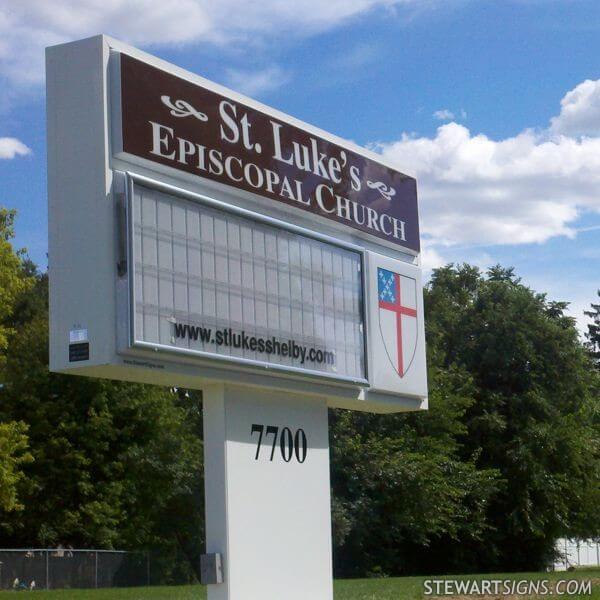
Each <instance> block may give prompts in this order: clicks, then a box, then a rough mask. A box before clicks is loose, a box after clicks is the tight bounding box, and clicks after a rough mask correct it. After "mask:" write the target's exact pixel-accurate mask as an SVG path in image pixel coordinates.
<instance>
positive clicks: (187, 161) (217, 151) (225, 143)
mask: <svg viewBox="0 0 600 600" xmlns="http://www.w3.org/2000/svg"><path fill="white" fill-rule="evenodd" d="M46 80H47V117H48V205H49V280H50V368H51V370H53V371H57V372H62V373H71V374H75V375H84V376H91V377H106V378H112V379H121V380H127V381H139V382H145V383H153V384H157V385H165V386H177V387H189V388H196V389H201V390H203V403H204V452H205V482H206V536H207V539H206V555H204V556H203V561H202V572H203V577H204V580H205V582H206V583H208V585H209V588H208V589H209V592H208V595H209V600H224V599H227V600H253V599H260V600H281V599H282V598H285V599H286V600H294V599H298V600H301V599H302V600H305V599H310V600H321V599H323V600H328V599H330V598H332V593H333V592H332V576H331V524H330V484H329V445H328V432H327V409H328V408H329V407H338V408H347V409H353V410H364V411H371V412H380V413H384V412H399V411H409V410H423V409H426V408H427V379H426V364H425V339H424V321H423V297H422V287H421V286H422V284H421V272H420V244H419V225H418V211H417V197H416V182H415V180H414V179H412V178H411V177H408V176H406V175H404V174H402V173H400V172H399V171H397V170H395V169H394V168H392V167H390V166H388V165H385V164H383V163H382V161H381V157H380V156H378V155H375V154H373V153H371V152H369V151H367V150H365V149H363V148H359V147H357V146H355V145H353V144H351V143H349V142H347V141H344V140H341V139H339V138H337V137H335V136H333V135H331V134H328V133H326V132H324V131H321V130H319V129H317V128H315V127H312V126H310V125H308V124H306V123H302V122H300V121H298V120H297V119H294V118H292V117H289V116H288V115H284V114H282V113H279V112H278V111H275V110H273V109H271V108H269V107H266V106H264V105H261V104H260V103H258V102H255V101H253V100H251V99H249V98H246V97H244V96H241V95H240V94H237V93H236V92H233V91H231V90H227V89H225V88H223V87H221V86H218V85H216V84H214V83H212V82H210V81H207V80H205V79H203V78H201V77H199V76H197V75H194V74H192V73H188V72H186V71H183V70H182V69H179V68H177V67H174V66H173V65H170V64H168V63H165V62H164V61H161V60H159V59H157V58H155V57H153V56H150V55H148V54H146V53H144V52H141V51H139V50H137V49H135V48H132V47H130V46H127V45H125V44H123V43H121V42H119V41H117V40H113V39H111V38H108V37H106V36H96V37H93V38H89V39H87V40H81V41H78V42H73V43H70V44H64V45H60V46H54V47H52V48H49V49H48V50H47V78H46Z"/></svg>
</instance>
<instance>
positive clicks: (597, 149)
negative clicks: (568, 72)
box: [375, 82, 600, 247]
mask: <svg viewBox="0 0 600 600" xmlns="http://www.w3.org/2000/svg"><path fill="white" fill-rule="evenodd" d="M595 83H596V86H597V87H600V82H595ZM582 85H584V84H582ZM587 87H589V86H588V85H586V89H587ZM580 88H581V86H578V87H577V88H575V90H573V91H571V92H569V93H568V94H566V95H565V97H564V98H563V101H562V110H561V115H560V117H557V118H555V119H553V120H552V123H551V125H550V127H549V128H548V129H547V130H543V131H534V130H529V129H528V130H525V131H523V132H522V133H520V134H518V135H516V136H513V137H508V138H505V139H501V140H492V139H490V138H489V137H487V136H485V135H483V134H477V135H475V134H472V133H471V132H470V131H469V130H468V129H467V128H466V127H465V126H463V125H460V124H458V123H455V122H451V123H446V124H444V125H442V126H440V127H439V128H438V130H437V133H436V135H435V136H434V137H431V138H428V137H414V136H411V135H407V134H404V135H402V137H401V138H400V140H398V141H395V142H388V143H381V144H377V145H376V146H375V149H377V150H378V151H380V152H381V153H382V155H383V156H384V157H385V158H386V159H387V160H389V161H391V162H392V163H394V164H395V165H397V167H398V168H399V169H400V170H402V171H404V172H406V173H408V174H411V175H414V176H416V178H417V180H418V183H419V196H420V207H421V223H422V231H423V233H424V234H425V235H426V236H427V237H428V238H429V239H430V241H431V243H432V244H433V246H437V247H440V246H455V245H458V244H482V245H493V244H524V243H532V242H540V243H541V242H544V241H546V240H548V239H550V238H552V237H555V236H569V237H574V236H575V235H576V233H577V230H576V228H575V222H576V220H577V219H578V218H579V216H581V214H582V213H584V212H586V211H595V212H600V137H597V138H596V137H591V136H592V135H594V134H595V133H600V132H599V131H598V130H597V129H594V122H593V121H589V128H588V129H582V131H587V132H588V134H589V136H590V137H586V136H583V137H569V136H567V135H557V127H558V125H557V123H560V124H561V126H562V127H566V123H567V121H566V119H564V118H563V115H565V114H567V112H568V114H569V117H570V119H571V120H570V123H575V122H579V123H583V122H584V120H583V119H580V120H579V121H576V119H575V117H576V114H577V112H578V111H577V110H576V109H573V110H569V111H565V107H566V106H571V105H572V104H574V105H576V106H577V107H578V108H579V112H580V113H581V114H585V115H589V114H590V112H591V111H590V109H589V107H590V106H591V105H592V102H591V101H585V102H584V101H582V100H580V98H581V90H580ZM577 90H579V91H578V92H577V93H575V92H576V91H577ZM585 97H587V98H589V97H590V94H586V95H585ZM573 98H579V99H578V100H577V101H573ZM581 114H580V116H581Z"/></svg>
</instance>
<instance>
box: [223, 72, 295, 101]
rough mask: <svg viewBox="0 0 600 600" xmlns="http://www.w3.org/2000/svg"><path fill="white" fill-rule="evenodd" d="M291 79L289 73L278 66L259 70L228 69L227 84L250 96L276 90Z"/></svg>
mask: <svg viewBox="0 0 600 600" xmlns="http://www.w3.org/2000/svg"><path fill="white" fill-rule="evenodd" d="M289 79H290V76H289V74H288V73H286V72H285V71H284V70H283V69H281V68H280V67H278V66H272V67H267V68H266V69H260V70H258V71H241V70H238V69H227V84H228V85H229V86H230V87H232V88H233V89H234V90H236V91H239V92H241V93H242V94H247V95H248V96H260V95H261V94H264V93H266V92H270V91H273V90H276V89H277V88H279V87H281V86H282V85H284V84H285V83H287V82H288V81H289Z"/></svg>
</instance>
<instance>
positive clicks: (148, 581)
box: [146, 550, 150, 586]
mask: <svg viewBox="0 0 600 600" xmlns="http://www.w3.org/2000/svg"><path fill="white" fill-rule="evenodd" d="M146 584H147V585H148V586H150V550H148V552H146Z"/></svg>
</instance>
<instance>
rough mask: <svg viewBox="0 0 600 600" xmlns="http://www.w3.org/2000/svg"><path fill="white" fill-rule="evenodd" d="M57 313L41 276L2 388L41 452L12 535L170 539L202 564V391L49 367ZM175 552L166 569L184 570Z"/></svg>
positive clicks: (29, 541)
mask: <svg viewBox="0 0 600 600" xmlns="http://www.w3.org/2000/svg"><path fill="white" fill-rule="evenodd" d="M47 315H48V305H47V277H46V276H45V275H40V276H38V277H37V278H36V281H35V285H34V287H33V288H31V289H29V290H26V291H25V292H24V293H23V294H22V296H21V298H20V299H19V301H18V302H17V303H16V308H15V312H14V315H13V319H12V324H11V326H12V328H13V330H14V334H13V335H11V336H9V345H8V349H7V351H6V362H5V374H4V386H3V387H2V388H1V389H0V420H14V421H22V422H24V423H26V424H27V425H28V428H29V429H28V436H29V440H30V447H31V454H32V455H33V457H34V459H35V460H34V462H32V463H31V464H28V465H25V466H24V472H25V475H26V485H25V486H24V489H23V491H22V494H21V502H22V504H23V505H24V506H25V510H24V511H22V513H21V514H20V515H19V518H18V519H14V518H7V516H6V515H3V514H2V513H1V512H0V531H1V532H2V538H3V541H4V543H9V544H13V545H17V546H31V545H37V544H41V545H55V544H59V543H61V544H63V545H67V544H70V545H72V546H74V547H101V548H114V547H119V548H123V547H124V548H129V549H142V548H143V549H148V548H153V547H160V548H161V550H162V553H163V555H164V554H165V553H166V554H169V553H170V554H171V555H172V556H176V555H181V556H184V557H188V558H189V562H188V566H187V567H186V568H183V571H187V574H188V575H189V574H191V566H190V565H192V566H193V567H194V568H195V567H196V563H197V560H196V559H197V555H198V554H199V548H200V543H201V540H202V528H201V522H202V510H203V505H202V502H201V501H200V499H201V497H202V494H201V490H202V468H201V467H202V441H201V435H200V432H201V426H202V422H201V416H200V415H201V408H200V398H199V397H198V396H197V395H196V396H194V397H189V395H188V396H182V395H180V394H177V393H175V392H174V391H173V390H168V389H164V388H159V387H156V386H144V385H138V384H130V383H121V382H113V381H108V380H99V379H93V378H87V377H76V376H72V375H60V374H56V373H50V372H49V371H48V350H47V349H48V320H47V319H48V317H47ZM178 511H179V512H178ZM192 528H195V530H194V531H193V536H194V541H195V542H196V543H195V544H192V543H191V542H190V539H191V538H192V534H191V531H190V530H191V529H192ZM194 553H195V555H194V556H192V554H194ZM175 562H176V561H174V560H173V559H172V557H171V559H169V560H168V561H166V562H165V561H163V565H162V566H163V570H164V577H163V579H167V580H168V579H169V577H171V576H172V577H173V578H175V577H176V576H177V574H176V573H175V571H177V570H179V571H181V570H182V566H181V565H182V561H179V563H178V564H177V565H175V564H174V563H175ZM167 563H169V564H167ZM174 570H175V571H174ZM179 575H181V573H179Z"/></svg>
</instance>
